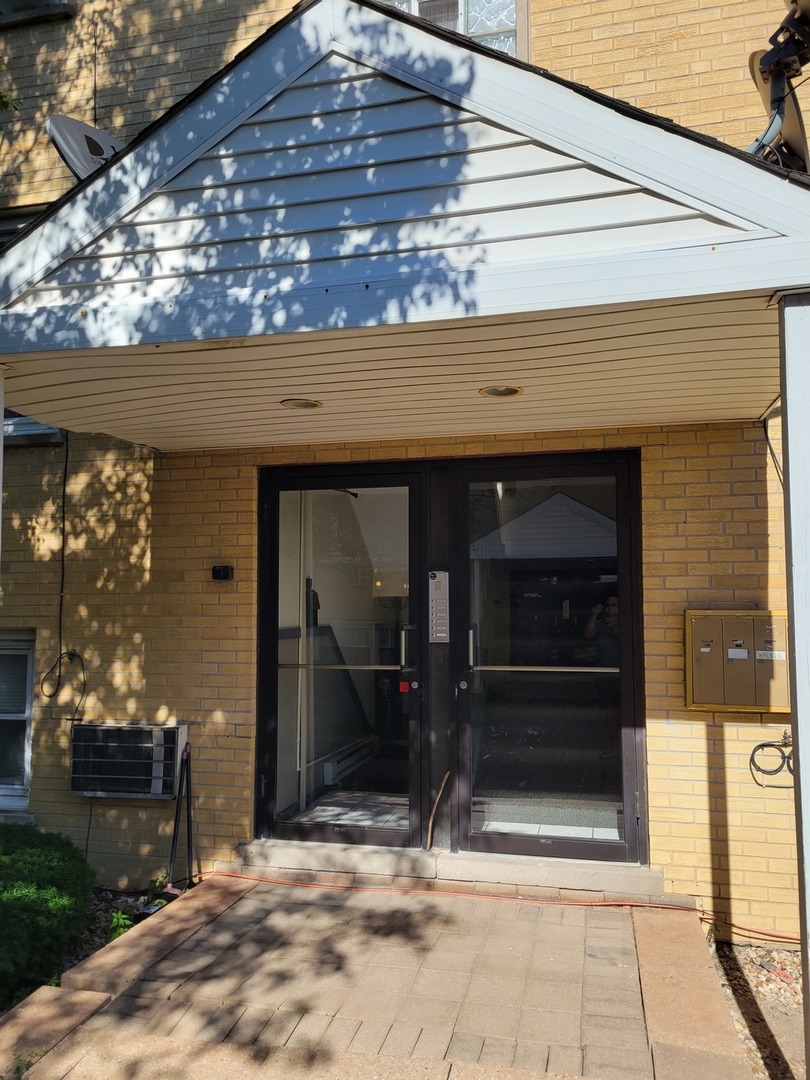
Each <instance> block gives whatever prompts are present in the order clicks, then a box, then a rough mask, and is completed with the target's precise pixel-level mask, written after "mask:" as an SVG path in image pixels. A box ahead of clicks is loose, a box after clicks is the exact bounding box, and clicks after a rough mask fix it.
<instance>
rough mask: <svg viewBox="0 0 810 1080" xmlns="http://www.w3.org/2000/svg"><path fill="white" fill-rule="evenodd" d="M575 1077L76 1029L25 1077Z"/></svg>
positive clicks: (303, 1079) (336, 1079)
mask: <svg viewBox="0 0 810 1080" xmlns="http://www.w3.org/2000/svg"><path fill="white" fill-rule="evenodd" d="M68 1076H69V1077H70V1080H101V1078H103V1080H132V1078H133V1077H137V1078H138V1080H166V1077H171V1080H200V1077H205V1080H313V1077H317V1080H540V1078H549V1077H556V1080H574V1078H573V1077H570V1076H566V1075H565V1074H561V1073H556V1074H555V1073H547V1072H536V1071H534V1070H531V1069H513V1068H505V1067H503V1066H497V1065H479V1064H472V1063H468V1062H461V1061H458V1062H451V1061H419V1060H416V1059H414V1058H399V1057H379V1056H377V1055H370V1054H340V1055H336V1056H330V1055H329V1054H328V1053H324V1052H319V1051H318V1050H317V1048H314V1047H313V1048H312V1049H307V1048H301V1049H295V1050H290V1049H287V1048H276V1049H273V1050H272V1051H271V1052H270V1053H269V1054H267V1055H266V1056H265V1053H261V1054H257V1052H256V1051H255V1050H253V1049H252V1048H250V1047H240V1046H234V1045H230V1044H228V1043H218V1044H214V1043H211V1042H205V1041H194V1042H187V1041H182V1040H177V1039H171V1038H162V1037H159V1036H149V1035H131V1034H127V1035H126V1037H124V1038H117V1039H116V1038H110V1033H109V1032H90V1031H87V1030H85V1029H79V1030H77V1031H75V1032H73V1033H72V1034H71V1035H69V1036H68V1037H67V1038H65V1039H63V1040H62V1042H60V1043H59V1045H58V1046H56V1047H55V1048H54V1049H53V1050H52V1051H51V1052H50V1053H49V1054H47V1055H46V1056H45V1057H43V1058H42V1059H40V1060H39V1061H38V1062H36V1063H35V1064H34V1065H33V1067H32V1068H31V1069H30V1071H29V1072H28V1073H27V1077H26V1080H62V1078H63V1077H68Z"/></svg>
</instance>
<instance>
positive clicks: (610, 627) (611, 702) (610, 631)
mask: <svg viewBox="0 0 810 1080" xmlns="http://www.w3.org/2000/svg"><path fill="white" fill-rule="evenodd" d="M584 636H585V637H586V638H587V639H588V640H590V641H593V642H594V644H595V646H596V666H597V667H601V668H618V666H619V598H618V597H617V596H606V597H605V602H604V603H603V604H595V605H594V606H593V608H592V609H591V613H590V615H589V616H588V619H587V622H586V623H585V630H584ZM598 687H599V700H600V703H601V705H602V710H603V716H604V723H605V733H606V735H607V740H608V746H607V748H606V749H605V750H604V751H603V752H602V754H601V757H602V758H607V757H613V756H614V755H615V754H617V753H618V752H619V734H620V731H621V712H620V710H619V684H618V677H617V675H614V674H612V673H610V674H609V673H607V672H606V673H605V674H604V675H600V676H599V677H598Z"/></svg>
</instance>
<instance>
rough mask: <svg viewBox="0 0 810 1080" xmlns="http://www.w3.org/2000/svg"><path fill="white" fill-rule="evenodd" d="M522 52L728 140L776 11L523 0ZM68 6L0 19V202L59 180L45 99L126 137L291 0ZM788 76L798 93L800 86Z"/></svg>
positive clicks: (52, 191) (55, 185) (757, 111)
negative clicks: (9, 106) (37, 17)
mask: <svg viewBox="0 0 810 1080" xmlns="http://www.w3.org/2000/svg"><path fill="white" fill-rule="evenodd" d="M528 2H530V12H529V24H530V52H531V59H532V60H533V62H534V63H536V64H538V65H540V66H542V67H545V68H547V69H548V70H549V71H551V72H553V73H555V74H557V75H560V76H563V77H564V78H567V79H572V80H574V81H575V82H579V83H582V84H584V85H586V86H590V87H592V88H594V89H596V90H600V91H603V92H605V93H607V94H610V95H612V96H614V97H617V98H621V99H623V100H625V101H628V102H630V103H631V104H633V105H638V106H640V107H641V108H644V109H648V110H650V111H651V112H654V113H657V114H658V115H660V116H666V117H669V118H671V119H672V120H675V121H676V122H678V123H680V124H684V125H686V126H687V127H692V128H695V129H696V130H698V131H702V132H704V133H706V134H708V135H711V136H713V137H715V138H718V139H720V140H722V141H723V142H726V143H729V144H730V145H732V146H736V147H741V148H743V147H746V146H748V145H749V144H750V143H751V142H752V141H753V139H754V138H756V137H757V136H758V135H760V134H761V133H762V131H763V130H764V128H765V114H764V111H763V107H762V103H761V101H760V98H759V95H758V93H757V91H756V89H755V88H754V85H753V83H752V82H751V79H750V77H749V74H748V56H749V54H750V53H751V52H753V51H754V50H755V49H760V48H766V47H767V39H768V37H769V36H770V35H771V34H772V33H773V32H774V31H775V30H776V27H777V26H778V25H779V22H780V21H781V19H782V18H783V16H784V7H783V5H782V4H781V3H779V2H778V0H740V2H739V3H737V4H736V5H735V6H734V9H733V14H730V13H729V9H728V6H727V5H723V4H721V3H713V4H700V3H698V0H667V2H666V3H658V2H653V0H590V2H589V0H583V2H581V3H577V4H572V3H570V2H567V0H565V2H564V0H528ZM77 6H78V11H77V14H76V16H75V18H73V19H70V20H66V21H60V22H54V23H40V24H36V25H34V26H31V27H19V28H12V29H10V30H7V31H6V33H5V34H2V33H0V56H5V57H6V59H7V60H8V61H9V64H10V70H9V71H8V72H5V73H3V79H4V83H5V84H7V85H8V86H9V88H10V89H11V90H12V91H13V92H14V93H16V95H17V96H18V97H19V98H20V99H21V101H22V110H21V112H20V113H19V115H16V116H12V117H11V118H9V119H8V121H7V122H6V123H5V125H4V126H5V136H4V138H3V141H2V143H0V175H1V176H2V184H0V208H2V207H5V206H24V205H26V204H29V203H43V202H48V201H49V200H51V199H53V198H55V197H56V196H58V195H60V194H61V193H62V192H63V191H65V190H67V188H68V187H70V186H71V184H72V179H71V176H70V174H69V172H68V171H67V169H66V168H65V166H64V165H63V164H62V162H61V159H60V158H59V156H58V154H57V153H56V151H55V150H53V149H52V148H51V147H50V146H49V144H48V140H47V137H46V135H45V130H44V123H45V119H46V118H47V116H48V115H50V114H51V113H54V112H55V113H67V114H69V115H71V116H75V117H77V118H78V119H80V120H84V121H85V122H87V123H96V124H97V125H98V126H99V127H101V128H102V129H103V130H105V131H107V132H109V134H111V135H116V136H118V137H120V138H123V139H125V140H128V139H131V138H132V137H133V136H134V135H135V134H136V133H137V132H138V131H140V130H141V129H142V128H143V127H144V126H145V125H146V124H147V123H149V122H151V121H152V120H155V119H156V118H157V117H159V116H160V115H162V113H163V112H165V110H166V109H167V108H168V107H169V106H170V105H172V104H173V103H174V102H175V101H178V100H179V99H180V98H182V97H183V96H184V95H185V94H187V93H189V92H190V91H191V90H193V89H194V88H195V87H196V86H197V85H199V83H200V82H202V81H203V80H204V79H206V78H208V77H209V76H210V75H212V74H214V73H215V72H217V71H218V70H219V69H220V68H221V67H222V66H223V65H224V64H226V63H227V62H228V61H229V60H231V59H232V58H233V56H234V55H235V54H236V53H237V52H238V51H239V50H240V49H242V48H244V47H245V46H246V45H248V44H249V43H250V42H251V41H253V40H254V39H255V38H256V37H258V35H259V34H260V33H261V32H263V31H264V30H265V29H267V27H268V26H271V25H272V24H273V23H275V22H276V21H277V20H278V19H279V18H281V17H282V16H283V15H285V14H286V13H287V12H288V11H289V10H290V8H291V7H292V3H291V2H290V0H280V2H277V3H274V2H273V0H259V2H254V3H245V4H237V3H235V2H234V0H228V2H226V3H221V4H214V5H211V4H204V3H203V2H202V0H182V2H178V3H177V4H175V5H174V6H170V7H167V6H166V5H165V4H162V3H160V0H137V3H136V2H135V0H78V4H77ZM804 94H805V91H804V90H801V89H800V90H798V95H799V98H800V100H806V97H805V98H803V97H802V95H804Z"/></svg>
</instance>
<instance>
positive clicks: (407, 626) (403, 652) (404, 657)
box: [399, 623, 416, 671]
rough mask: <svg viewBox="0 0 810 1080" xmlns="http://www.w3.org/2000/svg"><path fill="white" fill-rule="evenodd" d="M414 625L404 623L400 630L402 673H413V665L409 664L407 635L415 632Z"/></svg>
mask: <svg viewBox="0 0 810 1080" xmlns="http://www.w3.org/2000/svg"><path fill="white" fill-rule="evenodd" d="M415 629H416V627H415V626H414V624H413V623H404V624H403V625H402V626H401V627H400V630H399V666H400V668H401V669H402V671H412V670H413V665H412V664H411V665H409V664H408V649H407V637H406V635H407V633H408V631H409V630H415Z"/></svg>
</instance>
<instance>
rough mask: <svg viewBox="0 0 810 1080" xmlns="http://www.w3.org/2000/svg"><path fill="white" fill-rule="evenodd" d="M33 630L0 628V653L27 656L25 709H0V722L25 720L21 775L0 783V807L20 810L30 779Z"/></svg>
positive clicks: (24, 806)
mask: <svg viewBox="0 0 810 1080" xmlns="http://www.w3.org/2000/svg"><path fill="white" fill-rule="evenodd" d="M35 643H36V642H35V634H34V631H33V630H0V653H4V654H6V655H8V654H13V655H17V656H19V655H23V656H25V657H27V659H28V663H27V665H26V673H25V711H24V712H22V713H2V712H0V724H2V723H3V721H4V720H24V721H25V750H24V756H23V777H22V780H21V782H20V783H19V784H0V809H3V810H24V809H25V808H26V807H27V806H28V794H29V791H30V783H31V742H32V737H31V736H32V723H31V720H32V716H33V706H34V646H35Z"/></svg>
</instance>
